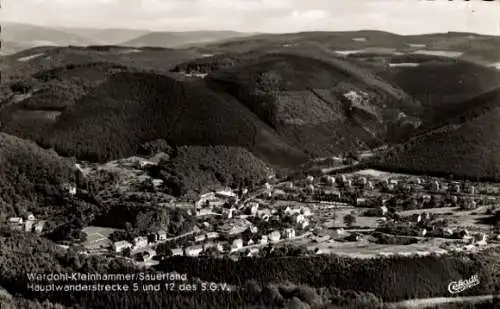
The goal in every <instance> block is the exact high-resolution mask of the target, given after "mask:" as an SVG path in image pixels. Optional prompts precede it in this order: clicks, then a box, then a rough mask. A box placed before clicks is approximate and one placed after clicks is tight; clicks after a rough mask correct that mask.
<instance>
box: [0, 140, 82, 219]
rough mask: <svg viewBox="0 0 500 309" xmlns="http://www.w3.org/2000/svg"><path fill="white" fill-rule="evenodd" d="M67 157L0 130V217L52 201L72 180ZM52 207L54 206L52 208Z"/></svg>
mask: <svg viewBox="0 0 500 309" xmlns="http://www.w3.org/2000/svg"><path fill="white" fill-rule="evenodd" d="M73 173H74V172H73V169H72V166H71V163H70V161H69V160H67V159H64V158H61V157H60V156H59V155H58V154H57V153H55V152H54V151H49V150H45V149H42V148H40V147H38V146H37V145H36V144H35V143H33V142H31V141H26V140H22V139H20V138H17V137H14V136H11V135H7V134H5V133H0V216H9V215H11V216H14V215H23V214H24V213H23V212H24V211H27V210H31V211H33V208H34V207H36V206H45V204H50V205H51V206H55V204H52V203H53V202H54V199H57V197H58V196H61V193H62V184H64V183H66V182H68V181H69V180H71V179H73V177H74V174H73ZM54 209H55V208H54Z"/></svg>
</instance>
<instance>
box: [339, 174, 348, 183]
mask: <svg viewBox="0 0 500 309" xmlns="http://www.w3.org/2000/svg"><path fill="white" fill-rule="evenodd" d="M337 182H341V183H346V182H347V177H346V175H338V176H337Z"/></svg>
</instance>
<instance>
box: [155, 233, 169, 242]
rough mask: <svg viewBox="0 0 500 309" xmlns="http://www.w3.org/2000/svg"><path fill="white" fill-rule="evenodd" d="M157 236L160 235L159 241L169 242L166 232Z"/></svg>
mask: <svg viewBox="0 0 500 309" xmlns="http://www.w3.org/2000/svg"><path fill="white" fill-rule="evenodd" d="M157 235H158V240H159V241H165V240H167V232H165V231H158V233H157Z"/></svg>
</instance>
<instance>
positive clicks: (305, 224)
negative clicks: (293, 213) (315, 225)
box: [299, 220, 309, 229]
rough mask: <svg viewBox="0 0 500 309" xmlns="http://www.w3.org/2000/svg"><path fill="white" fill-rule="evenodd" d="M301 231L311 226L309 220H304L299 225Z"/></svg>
mask: <svg viewBox="0 0 500 309" xmlns="http://www.w3.org/2000/svg"><path fill="white" fill-rule="evenodd" d="M299 226H300V228H301V229H305V228H306V227H308V226H309V220H304V221H302V222H301V223H300V224H299Z"/></svg>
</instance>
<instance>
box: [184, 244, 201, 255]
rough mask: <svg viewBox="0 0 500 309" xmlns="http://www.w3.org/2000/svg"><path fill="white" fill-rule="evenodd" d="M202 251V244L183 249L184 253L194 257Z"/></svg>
mask: <svg viewBox="0 0 500 309" xmlns="http://www.w3.org/2000/svg"><path fill="white" fill-rule="evenodd" d="M202 251H203V246H201V245H198V246H191V247H187V248H185V249H184V253H185V255H186V256H192V257H196V256H198V255H200V253H201V252H202Z"/></svg>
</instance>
